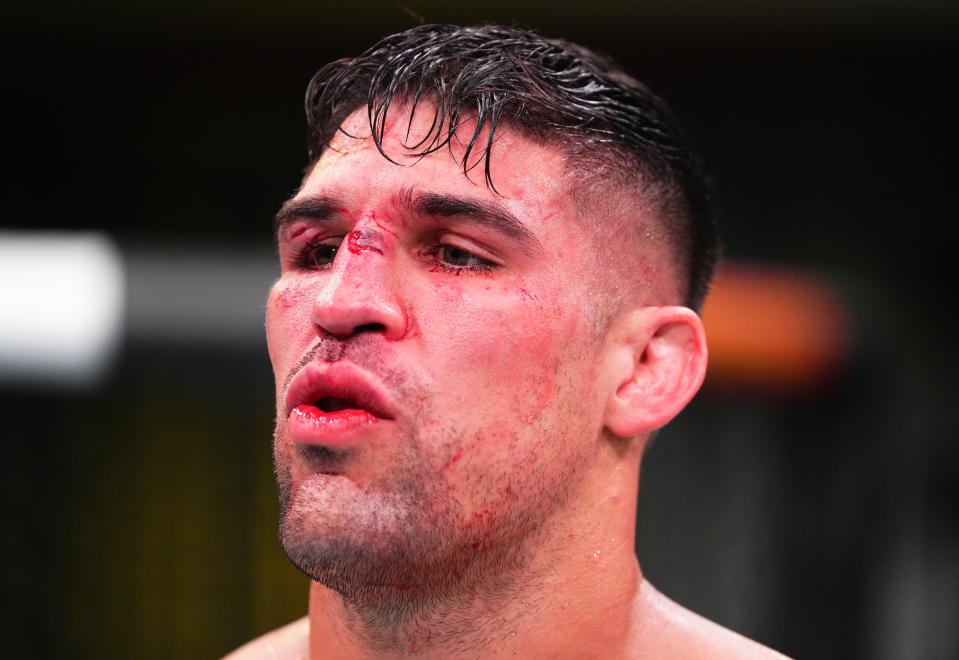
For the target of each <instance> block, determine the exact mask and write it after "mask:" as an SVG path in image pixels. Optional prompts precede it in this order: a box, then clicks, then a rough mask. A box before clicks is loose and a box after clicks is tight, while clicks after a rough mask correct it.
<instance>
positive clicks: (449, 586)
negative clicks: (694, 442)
mask: <svg viewBox="0 0 959 660" xmlns="http://www.w3.org/2000/svg"><path fill="white" fill-rule="evenodd" d="M277 433H282V430H281V428H280V426H279V425H278V427H277ZM544 442H546V443H549V442H550V440H548V439H544ZM278 446H279V445H278ZM408 446H409V447H413V448H415V447H418V441H417V440H416V439H413V440H412V441H410V442H409V444H408ZM327 458H329V457H327ZM428 465H430V461H428V460H426V459H425V457H423V456H421V455H420V453H419V452H418V451H417V450H415V449H411V450H410V451H408V452H407V453H405V454H404V455H402V456H400V457H399V459H398V460H397V461H396V464H395V465H392V466H391V468H392V472H391V474H392V475H394V476H393V477H391V478H390V479H389V480H388V481H387V482H383V483H377V484H371V485H370V486H368V487H366V488H363V489H359V490H358V492H357V493H356V494H355V495H356V496H353V497H342V494H343V493H342V491H340V492H339V493H338V492H336V488H331V487H330V486H331V484H330V483H329V480H330V479H337V478H338V479H342V478H343V477H329V476H328V475H315V476H314V477H311V478H310V479H308V480H307V482H306V483H301V484H299V485H298V486H296V488H295V490H294V488H293V486H292V479H291V475H290V466H289V463H288V459H285V458H284V457H283V456H281V455H277V457H276V469H277V480H278V486H279V493H280V509H281V510H280V530H279V531H280V541H281V543H282V546H283V550H284V553H285V554H286V556H287V558H288V559H289V560H290V562H291V563H292V564H293V565H294V566H296V567H297V568H298V569H299V570H300V571H302V572H303V573H305V574H306V575H307V576H308V577H309V578H310V579H312V580H314V581H316V582H319V583H320V584H322V585H324V586H326V587H327V588H329V589H331V590H333V591H335V592H337V593H339V594H340V595H341V596H342V600H343V605H344V609H345V611H346V612H347V614H348V615H350V616H351V617H355V619H356V621H357V623H360V626H359V628H360V629H363V630H365V631H366V633H367V635H368V639H367V641H368V643H370V644H371V645H373V646H380V647H382V648H384V649H386V648H389V647H391V646H392V645H393V644H395V642H396V641H397V640H399V639H402V638H404V637H407V636H409V635H410V634H411V633H412V631H414V630H415V629H416V628H417V626H420V625H422V624H423V622H424V621H433V622H436V623H439V622H440V621H446V622H447V624H450V625H445V626H444V625H437V626H435V627H433V628H432V629H431V635H432V636H433V639H434V641H439V640H440V638H441V637H442V635H443V632H442V630H444V629H446V630H447V631H448V632H449V634H450V636H451V637H452V636H455V633H456V631H459V632H460V633H462V631H463V630H469V629H470V628H471V626H472V625H473V624H471V623H470V622H469V621H467V620H461V619H459V618H458V617H459V613H462V612H465V611H469V609H470V607H471V606H472V605H476V604H480V605H481V606H482V607H483V609H484V610H487V611H495V609H496V607H497V605H496V604H497V603H500V602H502V601H503V600H504V598H505V597H507V596H509V595H510V594H517V593H521V592H523V591H524V590H526V589H527V588H528V587H531V586H533V584H534V583H535V582H536V581H538V580H540V579H541V578H542V577H543V576H542V575H541V574H540V573H538V572H537V571H536V570H535V569H534V570H531V568H532V564H531V562H530V555H531V551H530V549H531V548H535V547H536V546H537V545H539V544H540V540H539V539H541V538H542V536H543V535H544V522H545V521H546V520H547V519H548V518H549V517H550V515H551V513H552V512H554V511H556V510H558V509H562V508H565V507H566V505H567V503H568V498H569V490H568V489H566V488H562V487H558V486H559V484H557V483H556V482H555V475H554V479H553V480H551V479H549V476H548V475H546V474H534V475H532V478H531V479H530V480H529V481H528V482H529V483H532V484H542V489H540V490H539V491H538V492H537V493H535V494H531V493H529V492H526V493H525V494H523V495H522V500H523V501H518V500H519V499H520V497H521V495H520V494H519V493H517V494H515V495H508V496H507V501H506V503H505V505H504V507H503V508H504V509H506V510H507V514H506V515H504V516H502V517H500V518H498V519H496V520H483V521H482V522H483V524H482V525H469V524H464V522H463V520H462V519H463V515H462V513H463V512H462V509H461V507H460V505H459V503H458V502H457V501H456V499H455V498H453V497H451V496H450V495H449V493H448V492H447V487H446V486H444V485H443V484H444V483H445V482H443V481H442V480H437V479H436V478H435V475H431V474H429V471H428V468H427V467H426V466H428ZM544 469H545V467H544ZM569 476H572V475H569V474H567V477H569ZM571 481H573V479H565V480H564V483H565V485H568V484H569V483H570V482H571ZM483 486H489V487H492V489H493V490H494V491H495V489H496V486H497V484H480V487H483Z"/></svg>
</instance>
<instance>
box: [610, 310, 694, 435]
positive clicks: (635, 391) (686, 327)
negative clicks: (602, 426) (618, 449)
mask: <svg viewBox="0 0 959 660" xmlns="http://www.w3.org/2000/svg"><path fill="white" fill-rule="evenodd" d="M614 333H615V334H614V335H612V336H611V340H612V344H611V346H610V350H611V351H612V352H611V361H610V368H611V369H612V372H611V373H612V379H611V388H610V392H609V397H608V400H607V405H606V420H605V422H606V427H607V428H608V429H609V430H610V431H611V432H612V433H614V434H615V435H617V436H620V437H624V438H626V437H631V436H634V435H638V434H640V433H647V432H650V431H655V430H656V429H658V428H660V427H662V426H664V425H665V424H666V423H667V422H669V421H670V420H671V419H673V417H675V416H676V415H678V414H679V411H681V410H682V409H683V408H684V407H685V406H686V404H687V403H689V401H690V399H692V398H693V395H695V394H696V392H697V391H698V390H699V387H700V385H702V382H703V378H704V377H705V375H706V360H707V351H706V336H705V333H704V331H703V324H702V321H700V319H699V316H698V315H697V314H696V313H695V312H693V311H692V310H690V309H688V308H686V307H672V306H671V307H644V308H641V309H637V310H633V311H631V312H629V313H628V314H626V315H624V316H623V317H622V318H621V319H619V322H618V324H617V326H615V328H614Z"/></svg>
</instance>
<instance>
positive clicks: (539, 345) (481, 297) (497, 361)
mask: <svg viewBox="0 0 959 660" xmlns="http://www.w3.org/2000/svg"><path fill="white" fill-rule="evenodd" d="M435 304H436V306H437V310H436V311H435V312H433V313H430V314H428V315H427V316H428V317H429V318H431V319H433V320H434V322H435V320H436V319H442V321H441V323H442V327H441V328H437V329H435V330H434V332H433V333H430V334H432V335H433V336H434V337H436V338H437V341H441V342H442V344H443V345H442V346H434V350H432V351H431V356H432V359H433V360H435V362H434V365H433V366H434V367H435V369H436V373H439V374H446V375H447V376H449V377H451V378H454V379H455V382H454V383H453V384H451V386H450V393H451V394H452V393H453V392H454V391H455V392H457V394H458V396H460V397H461V398H463V399H464V401H463V402H464V403H466V402H467V401H466V399H468V400H469V402H476V398H477V397H478V398H482V399H486V403H487V404H488V405H489V406H494V405H498V406H499V407H500V410H501V411H502V412H503V413H505V414H508V415H509V416H510V417H512V418H514V419H515V418H519V419H521V420H523V421H525V422H526V423H533V422H534V421H535V420H536V418H537V416H538V415H539V413H540V411H541V410H542V409H543V408H544V407H545V406H546V405H548V403H549V401H550V399H551V395H552V393H553V388H554V379H555V372H556V370H557V367H558V361H559V360H560V359H561V356H562V355H563V354H564V352H565V349H566V347H567V346H568V344H569V342H570V341H571V340H574V339H575V337H574V335H575V334H576V331H575V328H573V327H570V326H569V324H568V323H567V322H566V319H564V318H563V316H564V314H563V311H564V309H563V307H562V304H561V302H560V301H559V300H558V299H557V297H556V295H555V294H554V292H552V291H547V292H545V293H544V292H543V290H542V287H537V286H536V283H527V282H524V281H522V280H517V281H515V282H512V283H510V284H508V285H503V284H498V283H490V285H489V286H488V287H486V286H482V287H480V288H479V291H478V292H476V291H473V292H470V293H464V292H463V291H462V290H458V287H455V286H454V285H446V286H444V287H443V288H438V291H437V297H436V299H435ZM421 319H422V315H421ZM424 336H427V333H425V332H424ZM440 338H441V339H440Z"/></svg>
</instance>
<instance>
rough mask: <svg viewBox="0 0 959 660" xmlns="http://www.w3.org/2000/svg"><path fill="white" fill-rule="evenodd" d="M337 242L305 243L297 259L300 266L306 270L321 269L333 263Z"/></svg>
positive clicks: (337, 247)
mask: <svg viewBox="0 0 959 660" xmlns="http://www.w3.org/2000/svg"><path fill="white" fill-rule="evenodd" d="M339 247H340V245H339V243H336V244H329V243H315V244H313V245H307V246H306V247H304V248H303V251H302V253H301V255H300V258H299V259H298V261H299V263H300V266H301V267H302V268H306V269H308V270H321V269H323V268H326V267H327V266H330V265H332V264H333V260H334V259H335V258H336V252H337V250H338V249H339Z"/></svg>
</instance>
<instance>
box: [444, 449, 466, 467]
mask: <svg viewBox="0 0 959 660" xmlns="http://www.w3.org/2000/svg"><path fill="white" fill-rule="evenodd" d="M464 451H466V449H465V448H462V449H460V450H459V451H458V452H456V455H455V456H454V457H453V458H451V459H450V460H449V461H448V462H447V463H446V465H444V466H443V468H442V469H441V470H440V472H446V471H447V470H449V469H450V468H451V467H453V466H454V465H455V464H456V462H457V461H458V460H460V459H461V458H463V452H464Z"/></svg>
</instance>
